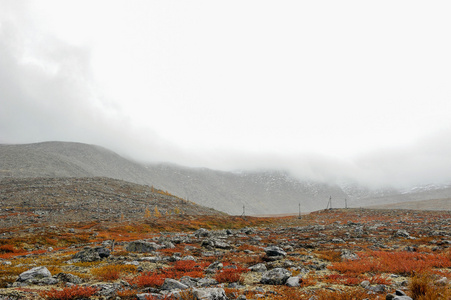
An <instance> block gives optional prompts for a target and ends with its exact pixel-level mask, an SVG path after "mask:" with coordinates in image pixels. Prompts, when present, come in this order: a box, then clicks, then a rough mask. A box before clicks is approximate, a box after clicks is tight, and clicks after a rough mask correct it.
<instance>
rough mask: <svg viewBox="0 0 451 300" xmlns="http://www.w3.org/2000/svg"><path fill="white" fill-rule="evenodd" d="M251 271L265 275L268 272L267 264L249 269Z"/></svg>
mask: <svg viewBox="0 0 451 300" xmlns="http://www.w3.org/2000/svg"><path fill="white" fill-rule="evenodd" d="M249 270H251V271H252V272H258V273H263V272H266V271H267V268H266V265H265V264H262V263H260V264H256V265H253V266H251V267H249Z"/></svg>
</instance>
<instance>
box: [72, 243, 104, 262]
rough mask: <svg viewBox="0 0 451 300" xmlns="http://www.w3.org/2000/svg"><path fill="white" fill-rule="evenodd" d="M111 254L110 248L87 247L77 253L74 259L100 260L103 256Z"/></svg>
mask: <svg viewBox="0 0 451 300" xmlns="http://www.w3.org/2000/svg"><path fill="white" fill-rule="evenodd" d="M108 256H110V250H108V249H107V248H104V247H95V248H89V247H87V248H85V249H84V250H82V251H80V252H78V253H76V254H75V255H74V256H73V257H72V259H74V260H79V261H81V262H93V261H99V260H101V259H102V258H105V257H108Z"/></svg>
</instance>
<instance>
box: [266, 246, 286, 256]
mask: <svg viewBox="0 0 451 300" xmlns="http://www.w3.org/2000/svg"><path fill="white" fill-rule="evenodd" d="M264 250H265V252H266V255H267V256H286V255H287V253H286V252H285V251H283V249H282V248H280V247H277V246H270V247H266V248H265V249H264Z"/></svg>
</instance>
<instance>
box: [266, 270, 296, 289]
mask: <svg viewBox="0 0 451 300" xmlns="http://www.w3.org/2000/svg"><path fill="white" fill-rule="evenodd" d="M290 277H291V272H290V271H288V270H287V269H284V268H275V269H272V270H270V271H267V272H265V273H263V276H262V279H261V280H260V283H262V284H273V285H281V284H285V283H286V282H287V280H288V278H290Z"/></svg>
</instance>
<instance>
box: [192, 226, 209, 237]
mask: <svg viewBox="0 0 451 300" xmlns="http://www.w3.org/2000/svg"><path fill="white" fill-rule="evenodd" d="M209 235H210V231H208V230H207V229H205V228H199V229H198V230H196V231H195V232H194V236H195V237H198V238H199V237H207V236H209Z"/></svg>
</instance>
